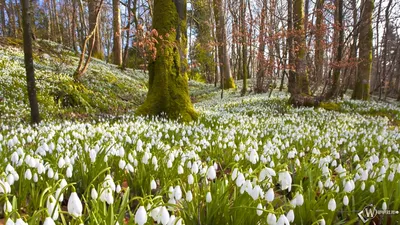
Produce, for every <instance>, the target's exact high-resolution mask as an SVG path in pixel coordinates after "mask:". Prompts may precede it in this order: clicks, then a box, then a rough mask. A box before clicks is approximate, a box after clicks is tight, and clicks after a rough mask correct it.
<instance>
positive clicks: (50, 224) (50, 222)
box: [43, 217, 56, 225]
mask: <svg viewBox="0 0 400 225" xmlns="http://www.w3.org/2000/svg"><path fill="white" fill-rule="evenodd" d="M43 225H56V223H55V222H54V220H53V219H52V218H51V217H47V218H46V219H45V220H44V223H43Z"/></svg>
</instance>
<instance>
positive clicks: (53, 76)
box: [0, 38, 215, 121]
mask: <svg viewBox="0 0 400 225" xmlns="http://www.w3.org/2000/svg"><path fill="white" fill-rule="evenodd" d="M78 57H79V56H78V55H77V54H76V53H74V52H73V51H71V50H69V49H66V48H64V47H63V46H62V45H59V44H56V43H53V42H49V41H45V40H38V41H35V42H34V65H35V75H36V81H37V82H36V85H37V92H38V100H39V107H40V112H41V115H42V118H44V119H53V118H60V117H62V118H75V117H78V118H82V117H93V116H94V115H97V116H98V115H104V114H112V115H117V114H123V113H129V112H131V111H132V110H134V109H135V108H136V107H137V106H139V105H140V104H142V103H143V101H144V98H145V96H146V93H147V81H148V76H147V74H146V73H144V72H142V71H138V70H135V71H134V70H132V69H126V70H121V69H120V68H118V67H116V66H115V65H112V64H107V63H105V62H103V61H100V60H97V59H92V60H91V62H90V64H89V68H88V71H87V73H85V75H84V76H83V78H82V80H81V82H80V83H76V82H74V80H73V78H72V74H73V73H74V71H75V69H76V67H77V65H78V61H79V58H78ZM0 87H1V88H0V98H2V99H3V101H0V119H2V120H4V121H20V120H22V121H29V119H28V118H29V102H28V100H27V99H28V98H27V91H26V76H25V67H24V55H23V51H22V42H21V41H20V40H15V39H11V38H0ZM210 90H211V91H215V88H212V87H211V85H206V84H201V83H198V82H192V81H191V82H190V91H191V96H192V97H193V99H195V100H199V99H202V98H204V97H207V95H208V93H209V92H210Z"/></svg>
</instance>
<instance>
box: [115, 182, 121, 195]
mask: <svg viewBox="0 0 400 225" xmlns="http://www.w3.org/2000/svg"><path fill="white" fill-rule="evenodd" d="M121 190H122V188H121V185H119V184H118V185H117V187H116V188H115V192H116V193H120V192H121Z"/></svg>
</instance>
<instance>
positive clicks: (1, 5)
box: [0, 0, 7, 37]
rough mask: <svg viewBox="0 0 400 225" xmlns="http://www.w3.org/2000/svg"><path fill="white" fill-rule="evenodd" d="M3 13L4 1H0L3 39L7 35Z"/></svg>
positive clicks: (4, 8)
mask: <svg viewBox="0 0 400 225" xmlns="http://www.w3.org/2000/svg"><path fill="white" fill-rule="evenodd" d="M5 11H6V1H5V0H0V20H1V34H2V36H3V37H5V36H6V33H7V27H6V16H5Z"/></svg>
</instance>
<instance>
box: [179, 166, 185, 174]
mask: <svg viewBox="0 0 400 225" xmlns="http://www.w3.org/2000/svg"><path fill="white" fill-rule="evenodd" d="M183 172H184V170H183V167H182V166H181V165H179V166H178V174H183Z"/></svg>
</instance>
